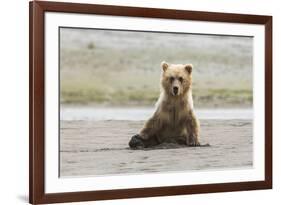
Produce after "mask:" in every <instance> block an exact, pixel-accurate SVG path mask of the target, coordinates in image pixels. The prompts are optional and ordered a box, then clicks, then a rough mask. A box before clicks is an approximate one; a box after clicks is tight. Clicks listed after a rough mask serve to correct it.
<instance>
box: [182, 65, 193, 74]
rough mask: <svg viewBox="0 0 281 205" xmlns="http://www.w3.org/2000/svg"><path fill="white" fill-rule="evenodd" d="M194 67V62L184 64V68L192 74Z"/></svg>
mask: <svg viewBox="0 0 281 205" xmlns="http://www.w3.org/2000/svg"><path fill="white" fill-rule="evenodd" d="M192 68H193V65H192V64H186V65H185V66H184V69H185V70H186V71H187V72H188V73H189V74H191V72H192Z"/></svg>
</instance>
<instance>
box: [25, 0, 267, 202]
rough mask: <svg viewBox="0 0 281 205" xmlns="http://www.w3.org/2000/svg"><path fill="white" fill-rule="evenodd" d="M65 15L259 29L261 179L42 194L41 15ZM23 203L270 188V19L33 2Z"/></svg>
mask: <svg viewBox="0 0 281 205" xmlns="http://www.w3.org/2000/svg"><path fill="white" fill-rule="evenodd" d="M48 11H50V12H66V13H81V14H101V15H112V16H128V17H143V18H147V17H148V18H161V19H182V20H196V21H209V22H227V23H247V24H259V25H264V26H265V51H264V56H265V65H264V67H265V71H264V76H265V133H264V137H265V145H264V149H265V180H264V181H249V182H235V183H217V184H203V185H184V186H182V185H181V186H167V187H150V188H136V189H118V190H105V191H85V192H71V193H52V194H46V193H45V189H44V184H45V181H44V166H45V165H44V149H45V148H44V137H45V136H44V130H45V125H44V116H45V113H44V101H45V91H44V87H45V85H44V69H45V68H44V13H45V12H48ZM29 15H30V16H29V21H30V30H29V47H30V51H29V52H30V53H29V62H30V71H29V78H30V80H29V83H30V85H29V87H30V90H29V91H30V98H29V101H30V104H29V115H30V117H29V124H30V125H29V126H30V127H29V131H30V139H29V161H30V162H29V163H30V164H29V201H30V203H33V204H41V203H56V202H74V201H88V200H104V199H121V198H135V197H153V196H167V195H181V194H198V193H212V192H227V191H241V190H256V189H271V188H272V17H271V16H260V15H245V14H230V13H214V12H199V11H183V10H168V9H154V8H136V7H120V6H105V5H92V4H77V3H58V2H42V1H33V2H30V4H29Z"/></svg>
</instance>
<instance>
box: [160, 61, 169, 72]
mask: <svg viewBox="0 0 281 205" xmlns="http://www.w3.org/2000/svg"><path fill="white" fill-rule="evenodd" d="M161 67H162V69H163V71H164V72H165V71H166V70H167V68H168V67H169V64H168V63H166V62H165V61H163V62H162V63H161Z"/></svg>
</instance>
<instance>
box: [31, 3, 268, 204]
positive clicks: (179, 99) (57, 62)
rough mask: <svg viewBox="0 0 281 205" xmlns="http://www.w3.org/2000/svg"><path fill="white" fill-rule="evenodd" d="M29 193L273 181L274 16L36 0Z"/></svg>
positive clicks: (51, 196)
mask: <svg viewBox="0 0 281 205" xmlns="http://www.w3.org/2000/svg"><path fill="white" fill-rule="evenodd" d="M29 6H30V167H29V168H30V203H34V204H40V203H55V202H74V201H86V200H104V199H121V198H133V197H153V196H167V195H179V194H196V193H211V192H226V191H240V190H254V189H270V188H271V187H272V17H271V16H260V15H246V14H230V13H213V12H199V11H184V10H169V9H156V8H136V7H120V6H105V5H92V4H77V3H62V2H60V3H58V2H45V1H33V2H30V5H29Z"/></svg>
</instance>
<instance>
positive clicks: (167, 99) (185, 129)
mask: <svg viewBox="0 0 281 205" xmlns="http://www.w3.org/2000/svg"><path fill="white" fill-rule="evenodd" d="M161 67H162V74H161V86H160V87H161V93H160V97H159V99H158V101H157V103H156V110H155V112H154V114H153V115H152V117H151V118H150V119H148V121H147V122H146V123H145V125H144V127H143V129H142V130H141V131H140V133H139V134H137V135H134V136H133V137H132V138H131V140H130V142H129V146H130V147H131V148H133V149H138V148H147V147H152V146H155V145H158V144H161V143H163V142H168V143H171V142H172V143H179V144H186V145H188V146H200V143H199V131H200V125H199V121H198V119H197V118H196V116H195V114H194V109H193V99H192V65H191V64H186V65H182V64H168V63H166V62H162V64H161Z"/></svg>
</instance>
